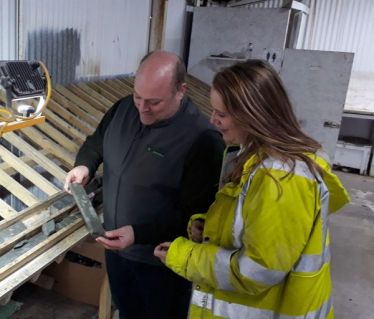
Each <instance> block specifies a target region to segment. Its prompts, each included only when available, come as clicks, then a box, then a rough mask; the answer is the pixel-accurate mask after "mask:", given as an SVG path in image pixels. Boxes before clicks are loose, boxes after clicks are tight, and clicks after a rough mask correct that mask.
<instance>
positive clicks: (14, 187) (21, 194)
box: [0, 133, 39, 206]
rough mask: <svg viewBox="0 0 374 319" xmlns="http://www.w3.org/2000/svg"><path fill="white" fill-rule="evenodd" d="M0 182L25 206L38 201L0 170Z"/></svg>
mask: <svg viewBox="0 0 374 319" xmlns="http://www.w3.org/2000/svg"><path fill="white" fill-rule="evenodd" d="M8 134H9V133H8ZM0 184H1V186H2V187H4V188H5V189H7V190H8V191H9V192H11V193H12V194H13V195H14V196H16V197H17V198H18V199H19V200H20V201H22V202H23V203H25V204H26V205H27V206H31V205H34V204H36V203H38V202H39V199H38V198H37V197H36V196H35V195H33V194H32V193H30V192H29V191H28V190H27V189H26V188H25V187H23V186H22V185H21V184H20V183H18V182H17V181H15V180H14V179H13V178H12V177H10V176H9V175H8V174H7V173H4V172H3V171H0Z"/></svg>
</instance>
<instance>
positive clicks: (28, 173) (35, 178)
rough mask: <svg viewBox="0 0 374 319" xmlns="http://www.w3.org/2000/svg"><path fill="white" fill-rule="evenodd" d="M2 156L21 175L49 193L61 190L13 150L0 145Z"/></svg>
mask: <svg viewBox="0 0 374 319" xmlns="http://www.w3.org/2000/svg"><path fill="white" fill-rule="evenodd" d="M0 156H1V158H2V160H4V161H5V162H7V163H8V164H9V165H11V166H12V167H14V168H15V169H16V170H17V171H18V172H19V173H20V174H21V175H23V176H25V177H26V178H27V179H28V180H29V181H30V182H32V183H33V184H35V185H36V186H37V187H39V188H40V189H41V190H42V191H43V192H45V193H46V194H47V195H53V194H55V193H57V192H59V191H60V189H59V188H58V187H56V186H55V185H53V184H52V183H51V182H49V181H48V180H46V179H45V178H44V177H43V176H42V175H40V174H39V173H38V172H36V171H35V170H34V169H33V168H31V167H30V166H28V165H27V164H25V163H24V162H23V161H22V160H21V159H19V158H18V157H17V156H15V155H14V154H13V153H12V152H9V151H8V150H7V149H6V148H5V147H4V146H0Z"/></svg>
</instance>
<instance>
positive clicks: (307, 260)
mask: <svg viewBox="0 0 374 319" xmlns="http://www.w3.org/2000/svg"><path fill="white" fill-rule="evenodd" d="M329 261H330V246H326V247H325V248H324V250H323V253H322V254H318V255H317V254H316V255H301V256H300V258H299V260H298V261H297V263H296V264H295V266H294V268H293V269H292V270H293V271H297V272H315V271H318V270H320V269H321V268H322V267H323V265H324V264H325V263H327V262H329Z"/></svg>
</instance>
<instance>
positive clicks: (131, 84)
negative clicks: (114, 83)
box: [119, 78, 134, 90]
mask: <svg viewBox="0 0 374 319" xmlns="http://www.w3.org/2000/svg"><path fill="white" fill-rule="evenodd" d="M119 80H120V81H122V82H123V83H125V84H126V85H127V86H128V87H129V88H131V89H132V90H133V89H134V78H120V79H119Z"/></svg>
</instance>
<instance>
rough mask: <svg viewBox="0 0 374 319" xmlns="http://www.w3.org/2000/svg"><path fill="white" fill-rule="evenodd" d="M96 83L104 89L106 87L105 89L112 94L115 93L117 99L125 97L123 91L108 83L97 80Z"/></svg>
mask: <svg viewBox="0 0 374 319" xmlns="http://www.w3.org/2000/svg"><path fill="white" fill-rule="evenodd" d="M95 84H97V85H98V86H100V87H101V88H102V89H104V90H105V91H107V92H109V93H110V94H112V95H114V96H115V97H116V98H117V101H118V100H119V99H122V98H123V97H124V95H123V94H122V93H120V92H118V91H117V90H115V89H113V88H112V87H110V86H109V85H108V84H106V83H104V82H102V81H97V82H95Z"/></svg>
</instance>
